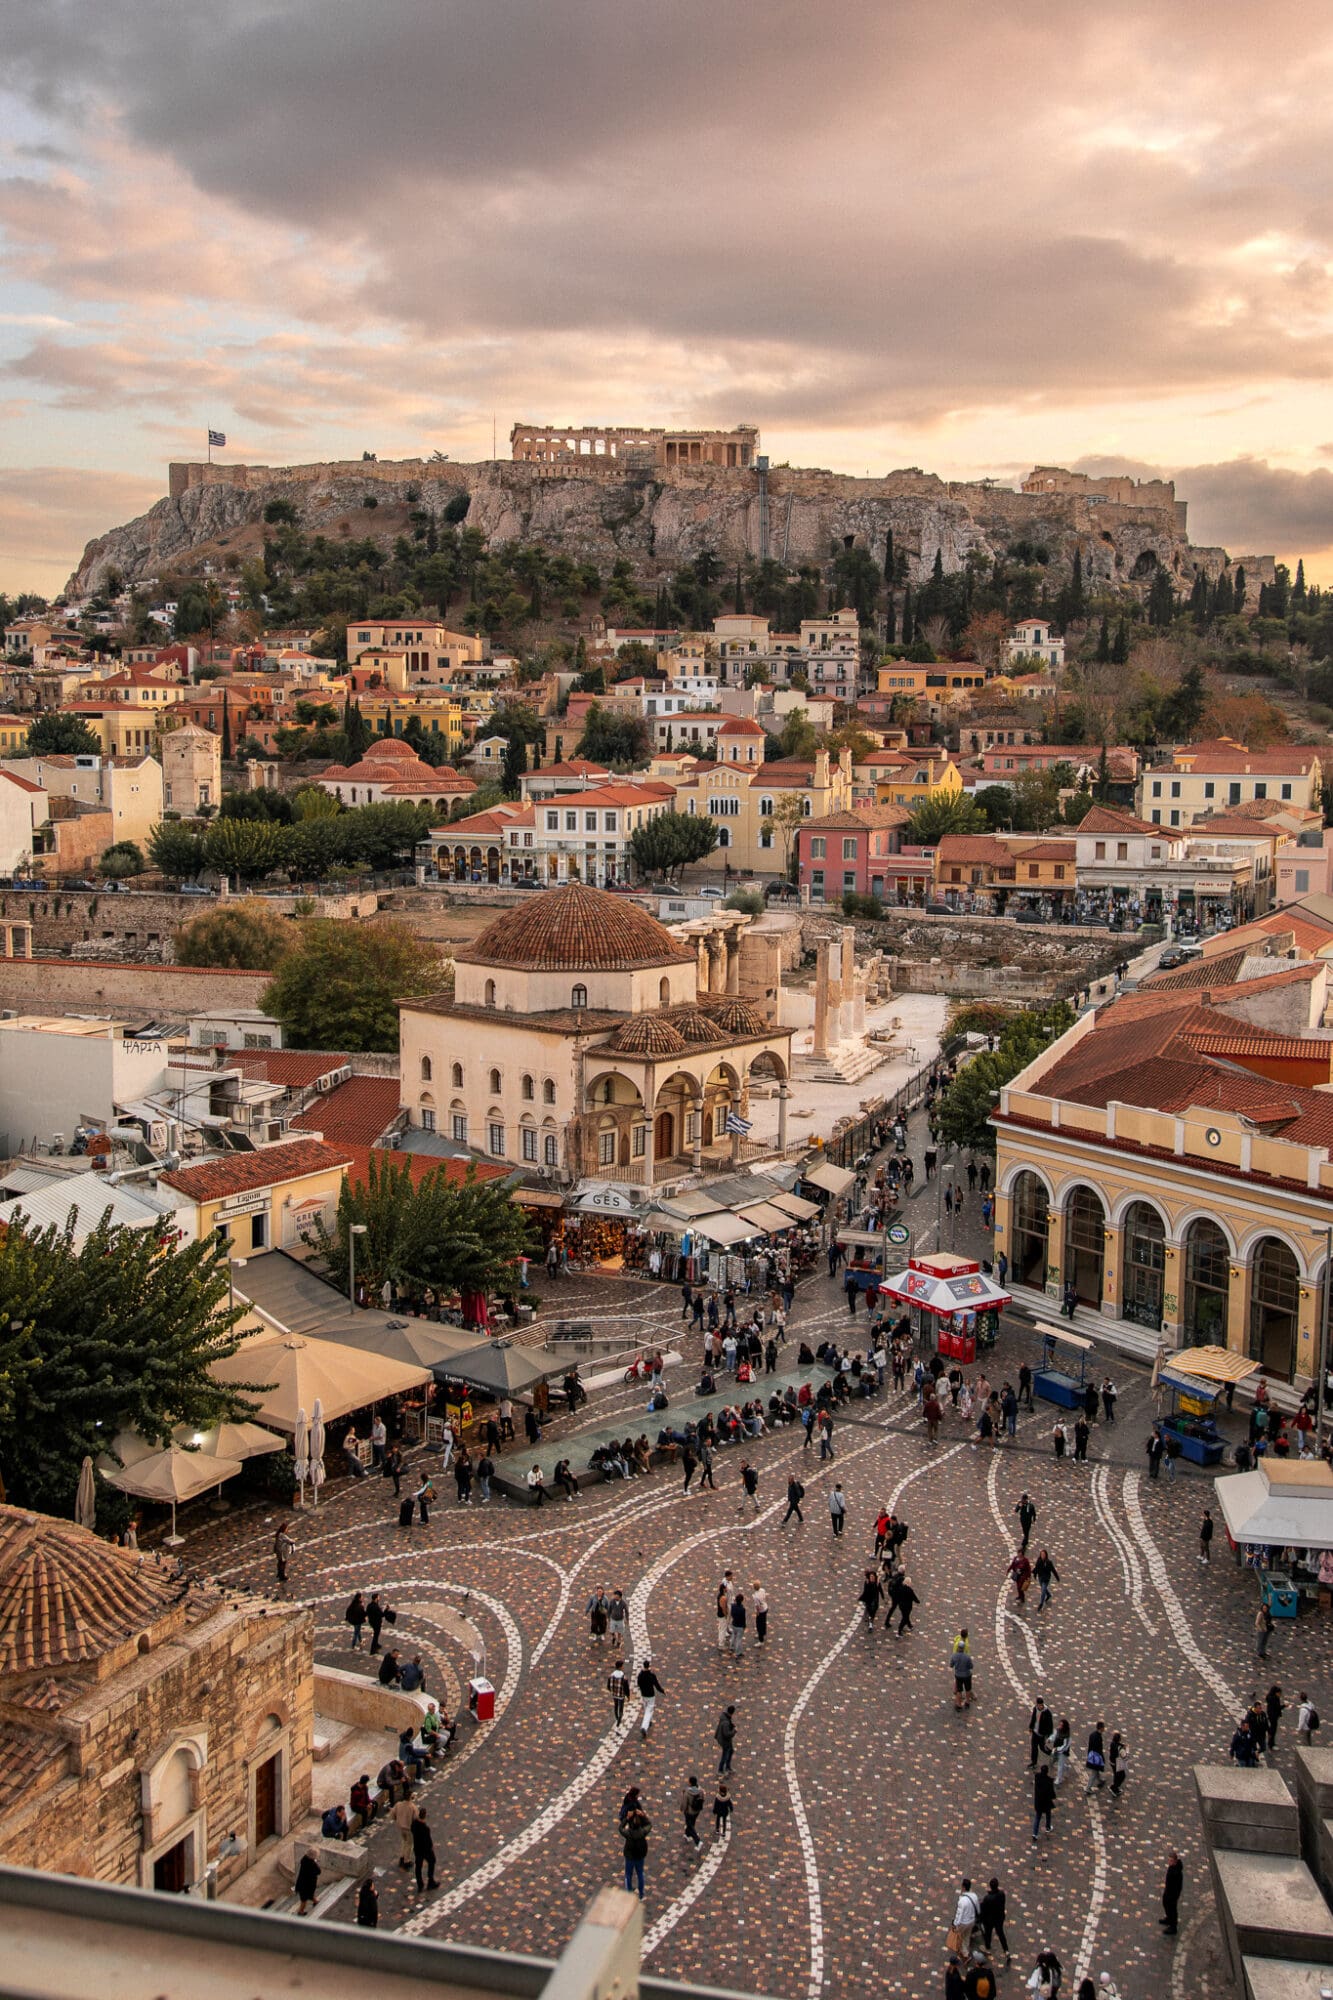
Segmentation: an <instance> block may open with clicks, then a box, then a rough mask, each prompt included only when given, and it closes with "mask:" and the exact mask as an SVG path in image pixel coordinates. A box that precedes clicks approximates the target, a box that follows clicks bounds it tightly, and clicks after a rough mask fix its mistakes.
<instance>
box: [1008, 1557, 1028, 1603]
mask: <svg viewBox="0 0 1333 2000" xmlns="http://www.w3.org/2000/svg"><path fill="white" fill-rule="evenodd" d="M1009 1575H1010V1577H1011V1579H1012V1581H1013V1586H1014V1595H1015V1597H1016V1598H1017V1600H1018V1608H1019V1610H1020V1611H1021V1610H1022V1609H1023V1607H1024V1606H1025V1605H1026V1603H1027V1597H1028V1585H1029V1584H1030V1583H1031V1581H1032V1564H1031V1563H1030V1562H1029V1561H1028V1559H1027V1557H1026V1556H1025V1555H1024V1553H1023V1551H1022V1549H1015V1550H1014V1553H1013V1554H1012V1555H1011V1556H1010V1558H1009Z"/></svg>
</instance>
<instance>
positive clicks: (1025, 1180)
mask: <svg viewBox="0 0 1333 2000" xmlns="http://www.w3.org/2000/svg"><path fill="white" fill-rule="evenodd" d="M1049 1234H1050V1220H1049V1216H1048V1214H1047V1201H1046V1189H1045V1187H1044V1186H1043V1184H1042V1182H1041V1181H1039V1180H1038V1178H1037V1176H1036V1175H1035V1174H1030V1173H1022V1174H1020V1175H1019V1176H1018V1179H1017V1180H1016V1181H1015V1182H1014V1187H1013V1193H1012V1194H1011V1195H1010V1197H1009V1241H1010V1244H1011V1245H1012V1253H1011V1254H1012V1275H1013V1278H1014V1282H1015V1283H1016V1284H1020V1285H1035V1286H1036V1288H1037V1289H1038V1291H1045V1289H1046V1244H1047V1239H1048V1236H1049Z"/></svg>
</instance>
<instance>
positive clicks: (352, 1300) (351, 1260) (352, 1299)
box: [347, 1222, 366, 1312]
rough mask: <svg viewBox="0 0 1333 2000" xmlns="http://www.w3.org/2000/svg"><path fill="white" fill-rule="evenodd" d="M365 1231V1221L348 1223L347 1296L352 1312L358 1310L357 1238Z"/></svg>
mask: <svg viewBox="0 0 1333 2000" xmlns="http://www.w3.org/2000/svg"><path fill="white" fill-rule="evenodd" d="M365 1233H366V1225H365V1223H364V1222H352V1223H349V1224H348V1227H347V1298H348V1309H349V1311H351V1312H355V1311H356V1239H357V1237H358V1236H364V1235H365Z"/></svg>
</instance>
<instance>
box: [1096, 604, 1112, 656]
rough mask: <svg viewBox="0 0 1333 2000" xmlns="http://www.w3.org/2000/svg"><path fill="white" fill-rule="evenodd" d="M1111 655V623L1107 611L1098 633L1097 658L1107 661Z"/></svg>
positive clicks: (1103, 615) (1103, 614)
mask: <svg viewBox="0 0 1333 2000" xmlns="http://www.w3.org/2000/svg"><path fill="white" fill-rule="evenodd" d="M1110 657H1111V624H1110V619H1109V618H1108V616H1107V614H1106V612H1104V611H1103V613H1102V627H1101V630H1100V632H1099V633H1098V634H1097V659H1098V661H1099V662H1101V663H1105V662H1106V661H1107V660H1109V659H1110Z"/></svg>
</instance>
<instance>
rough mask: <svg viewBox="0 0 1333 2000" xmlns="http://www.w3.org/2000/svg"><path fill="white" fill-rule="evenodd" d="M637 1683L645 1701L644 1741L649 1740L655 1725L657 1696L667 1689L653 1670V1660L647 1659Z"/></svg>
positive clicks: (641, 1733) (640, 1737)
mask: <svg viewBox="0 0 1333 2000" xmlns="http://www.w3.org/2000/svg"><path fill="white" fill-rule="evenodd" d="M637 1684H638V1689H639V1696H640V1699H641V1700H642V1702H643V1716H642V1718H641V1720H640V1723H639V1740H640V1741H641V1742H643V1741H646V1740H647V1736H648V1731H649V1730H650V1729H651V1728H652V1726H653V1710H654V1709H655V1708H656V1706H657V1697H658V1695H659V1694H665V1693H666V1689H665V1688H664V1687H663V1686H662V1683H661V1681H659V1680H658V1678H657V1675H656V1674H655V1673H654V1672H653V1663H652V1661H651V1660H645V1661H644V1663H643V1665H642V1666H641V1667H640V1668H639V1672H638V1675H637Z"/></svg>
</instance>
